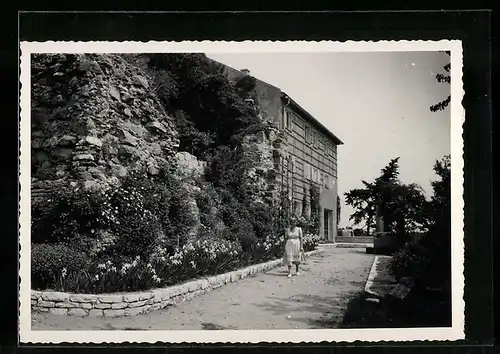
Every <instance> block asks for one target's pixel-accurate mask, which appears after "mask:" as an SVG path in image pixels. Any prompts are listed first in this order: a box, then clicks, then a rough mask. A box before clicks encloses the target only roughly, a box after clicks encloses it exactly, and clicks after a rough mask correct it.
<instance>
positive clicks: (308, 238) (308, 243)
mask: <svg viewBox="0 0 500 354" xmlns="http://www.w3.org/2000/svg"><path fill="white" fill-rule="evenodd" d="M321 240H322V239H321V237H319V236H318V235H316V234H311V233H306V234H304V236H303V238H302V246H303V247H304V252H309V251H313V250H315V249H316V247H318V245H319V243H320V242H321Z"/></svg>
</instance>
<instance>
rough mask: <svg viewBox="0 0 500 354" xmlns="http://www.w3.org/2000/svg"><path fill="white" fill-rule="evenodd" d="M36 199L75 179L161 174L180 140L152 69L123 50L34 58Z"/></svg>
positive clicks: (104, 180)
mask: <svg viewBox="0 0 500 354" xmlns="http://www.w3.org/2000/svg"><path fill="white" fill-rule="evenodd" d="M31 77H32V91H31V129H32V132H31V133H32V189H33V197H34V198H37V197H42V196H43V195H44V194H45V193H46V192H47V191H49V190H50V189H51V188H54V187H57V186H58V185H60V184H61V185H67V184H68V183H69V182H71V181H86V186H87V187H92V186H93V185H96V184H99V183H115V182H117V179H118V177H123V176H125V175H127V173H128V172H129V171H132V170H139V169H140V170H145V171H147V172H148V173H150V174H156V173H158V172H159V170H160V168H161V167H163V166H164V165H165V164H167V163H168V161H170V160H171V159H172V158H173V156H174V155H175V153H176V148H177V146H178V140H177V133H176V131H175V128H174V125H173V121H172V119H171V118H170V117H169V116H168V115H167V113H166V112H165V110H164V108H163V106H162V105H161V103H160V101H159V99H158V98H157V97H156V96H155V94H154V92H153V90H151V89H150V85H149V82H148V79H147V76H146V74H145V73H144V72H143V71H142V70H141V69H140V68H138V67H137V66H134V65H131V64H130V63H129V62H128V61H126V60H125V59H124V58H123V57H122V56H121V55H117V54H116V55H113V54H105V55H104V54H100V55H97V54H96V55H93V54H66V55H65V54H39V55H34V56H33V57H32V76H31Z"/></svg>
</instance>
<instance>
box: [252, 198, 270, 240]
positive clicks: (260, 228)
mask: <svg viewBox="0 0 500 354" xmlns="http://www.w3.org/2000/svg"><path fill="white" fill-rule="evenodd" d="M249 213H250V215H251V216H252V217H251V223H252V228H253V230H254V232H255V236H256V237H257V238H258V239H259V240H262V239H264V238H265V237H268V236H269V235H271V234H273V233H274V227H273V213H272V210H271V207H270V206H269V205H267V204H263V203H252V204H251V205H250V206H249Z"/></svg>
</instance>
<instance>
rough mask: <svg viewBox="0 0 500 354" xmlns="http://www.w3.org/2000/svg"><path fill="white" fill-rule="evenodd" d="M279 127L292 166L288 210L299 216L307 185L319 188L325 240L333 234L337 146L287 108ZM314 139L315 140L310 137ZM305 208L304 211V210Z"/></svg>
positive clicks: (321, 231)
mask: <svg viewBox="0 0 500 354" xmlns="http://www.w3.org/2000/svg"><path fill="white" fill-rule="evenodd" d="M283 112H284V115H282V122H281V123H282V124H281V126H282V127H284V130H285V131H286V132H287V152H288V153H289V154H290V155H291V156H292V163H293V172H294V173H293V174H292V178H293V182H292V184H293V195H292V197H293V202H292V208H293V210H294V211H295V212H297V213H301V211H302V207H303V205H302V204H303V199H304V194H306V197H308V195H309V188H310V186H311V183H313V184H317V185H319V186H320V202H319V203H320V235H324V221H325V220H324V210H325V209H326V210H328V211H330V213H329V219H330V220H329V227H328V229H329V232H328V236H327V238H328V239H329V240H330V241H334V239H335V236H336V233H337V222H336V221H337V145H336V144H335V143H334V142H333V141H332V140H331V139H329V138H328V137H327V136H326V135H325V134H322V132H321V130H319V129H317V128H316V127H314V126H313V125H312V124H310V122H309V121H308V120H307V119H304V118H303V117H301V116H300V115H299V114H298V113H297V112H296V111H294V110H293V109H292V108H290V107H286V108H285V107H283ZM314 136H316V137H314ZM307 209H308V208H307V207H306V210H307Z"/></svg>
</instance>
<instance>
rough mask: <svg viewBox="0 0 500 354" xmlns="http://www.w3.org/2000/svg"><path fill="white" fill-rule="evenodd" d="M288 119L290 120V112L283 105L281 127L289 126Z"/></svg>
mask: <svg viewBox="0 0 500 354" xmlns="http://www.w3.org/2000/svg"><path fill="white" fill-rule="evenodd" d="M290 120H291V117H290V114H289V112H288V110H287V109H286V107H285V106H283V129H284V128H290V125H291V124H290Z"/></svg>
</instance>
